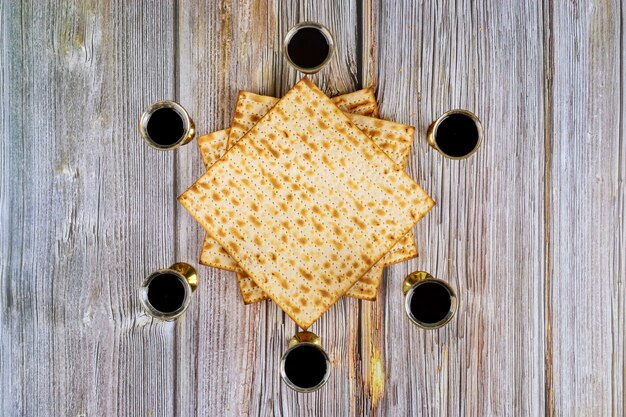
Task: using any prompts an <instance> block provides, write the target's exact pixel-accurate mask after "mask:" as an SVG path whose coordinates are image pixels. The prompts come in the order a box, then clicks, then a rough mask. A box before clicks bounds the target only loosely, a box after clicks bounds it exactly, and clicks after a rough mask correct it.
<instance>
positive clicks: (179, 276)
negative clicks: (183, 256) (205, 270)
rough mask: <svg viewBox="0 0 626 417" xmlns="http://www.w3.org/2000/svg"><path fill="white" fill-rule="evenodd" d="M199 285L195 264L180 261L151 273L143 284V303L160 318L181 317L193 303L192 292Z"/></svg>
mask: <svg viewBox="0 0 626 417" xmlns="http://www.w3.org/2000/svg"><path fill="white" fill-rule="evenodd" d="M197 287H198V274H197V273H196V270H195V268H194V267H193V266H191V265H189V264H187V263H184V262H178V263H175V264H174V265H172V266H170V267H169V268H166V269H159V270H157V271H155V272H153V273H152V274H150V275H149V276H148V277H147V278H146V279H145V280H144V282H143V284H142V285H141V287H140V289H139V291H140V299H141V304H142V305H143V307H144V309H145V310H146V312H147V313H148V314H150V315H151V316H153V317H155V318H158V319H160V320H165V321H172V320H176V319H177V318H178V317H180V316H181V315H182V314H183V313H184V312H185V311H186V310H187V307H189V303H191V294H192V293H193V292H194V291H195V290H196V288H197Z"/></svg>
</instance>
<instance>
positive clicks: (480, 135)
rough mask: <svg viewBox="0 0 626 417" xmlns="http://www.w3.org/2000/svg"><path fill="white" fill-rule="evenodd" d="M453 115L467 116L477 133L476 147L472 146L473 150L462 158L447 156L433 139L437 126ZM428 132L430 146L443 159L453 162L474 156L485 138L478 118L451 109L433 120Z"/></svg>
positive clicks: (461, 110)
mask: <svg viewBox="0 0 626 417" xmlns="http://www.w3.org/2000/svg"><path fill="white" fill-rule="evenodd" d="M455 114H461V115H463V116H467V117H468V118H470V119H471V120H472V122H473V123H474V126H476V131H477V133H478V140H477V141H476V145H475V146H474V148H473V149H472V150H471V151H470V152H468V153H467V154H465V155H462V156H452V155H448V154H447V153H445V152H444V151H443V150H441V148H440V147H439V145H438V144H437V140H436V139H435V138H436V136H437V129H438V128H439V125H441V123H442V122H443V121H444V120H446V119H447V118H449V117H450V116H452V115H455ZM429 130H430V135H431V136H432V140H429V142H430V144H431V146H432V147H433V148H435V149H436V150H437V152H439V153H440V154H441V155H443V156H444V157H446V158H448V159H453V160H462V159H467V158H469V157H470V156H472V155H474V154H475V153H476V151H478V148H480V146H481V145H482V143H483V140H484V137H485V132H484V129H483V124H482V122H481V121H480V119H479V118H478V116H476V115H475V114H474V113H472V112H471V111H469V110H465V109H452V110H448V111H447V112H445V113H443V114H442V115H441V116H439V117H438V118H437V120H435V121H434V122H433V124H432V126H431V128H430V129H429Z"/></svg>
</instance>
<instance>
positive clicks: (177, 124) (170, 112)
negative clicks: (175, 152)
mask: <svg viewBox="0 0 626 417" xmlns="http://www.w3.org/2000/svg"><path fill="white" fill-rule="evenodd" d="M146 130H147V131H148V135H149V136H150V139H152V140H153V141H154V142H155V143H156V144H158V145H161V146H168V145H173V144H175V143H176V142H178V141H179V140H180V139H181V138H182V137H183V135H184V133H185V127H184V123H183V118H182V116H181V115H180V114H179V113H178V112H177V111H176V110H174V109H172V108H170V107H164V108H162V109H158V110H156V111H155V112H154V113H152V115H151V116H150V119H149V120H148V126H147V129H146Z"/></svg>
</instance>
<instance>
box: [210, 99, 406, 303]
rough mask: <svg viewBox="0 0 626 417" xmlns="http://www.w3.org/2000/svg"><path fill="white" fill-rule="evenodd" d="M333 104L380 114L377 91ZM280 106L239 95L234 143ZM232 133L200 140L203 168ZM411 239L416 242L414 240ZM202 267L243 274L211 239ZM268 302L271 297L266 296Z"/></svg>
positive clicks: (218, 154)
mask: <svg viewBox="0 0 626 417" xmlns="http://www.w3.org/2000/svg"><path fill="white" fill-rule="evenodd" d="M331 100H333V102H335V103H340V104H341V107H340V108H342V110H344V111H347V110H350V111H354V112H358V113H359V114H362V115H368V114H378V105H377V104H376V97H375V96H374V89H373V88H372V87H370V88H366V89H363V90H358V91H354V92H352V93H347V94H343V95H340V96H337V97H333V98H332V99H331ZM277 102H278V99H277V98H274V97H268V96H261V95H258V94H254V93H248V92H244V91H242V92H240V95H239V98H238V100H237V103H236V107H235V117H234V118H233V124H234V125H235V126H236V131H237V132H238V133H237V134H236V135H235V136H233V138H234V141H236V140H239V139H240V138H241V137H242V136H243V135H244V134H245V132H247V131H248V130H249V129H250V128H251V127H252V126H254V124H256V122H257V121H258V120H259V119H260V118H261V117H262V116H264V115H265V114H266V113H267V111H268V110H269V109H270V108H271V107H272V106H274V104H276V103H277ZM363 123H366V122H363ZM229 133H230V129H224V130H220V131H217V132H213V133H210V134H208V135H203V136H200V137H199V138H198V147H199V148H200V153H201V155H202V160H203V162H204V165H205V166H206V167H207V168H208V167H210V166H211V165H213V163H214V162H215V161H216V160H218V159H219V158H221V156H222V155H223V154H224V153H225V152H226V150H227V149H228V148H229V145H228V143H229ZM224 136H226V137H224ZM411 239H412V240H413V241H414V239H413V237H412V236H411ZM413 245H414V243H413ZM404 248H405V253H403V254H401V255H402V256H404V257H405V259H406V257H410V255H411V253H410V246H408V245H406V244H404ZM394 249H395V251H396V252H397V251H398V249H397V248H395V247H394ZM392 252H394V250H392ZM396 252H394V253H396ZM416 255H417V252H415V254H414V255H413V256H416ZM398 258H399V257H398V256H396V257H395V258H394V257H390V258H389V261H390V262H392V263H393V262H400V261H398V260H397V259H398ZM200 263H201V264H203V265H207V266H213V267H216V268H220V269H225V270H229V271H234V272H241V268H239V266H238V265H237V263H236V262H235V261H234V260H233V259H232V258H231V257H230V256H229V255H228V253H227V252H226V251H225V250H224V249H223V248H222V247H221V246H220V245H219V244H218V243H217V242H216V241H215V240H214V239H213V238H211V237H210V236H206V237H205V239H204V242H203V247H202V252H201V255H200ZM242 288H243V287H242ZM242 294H243V293H242ZM252 298H253V299H255V300H257V299H258V300H260V299H263V298H260V297H259V296H257V295H254V296H253V297H252ZM265 298H268V297H267V296H266V297H265ZM244 302H246V303H250V302H251V301H250V300H248V299H246V295H245V294H244Z"/></svg>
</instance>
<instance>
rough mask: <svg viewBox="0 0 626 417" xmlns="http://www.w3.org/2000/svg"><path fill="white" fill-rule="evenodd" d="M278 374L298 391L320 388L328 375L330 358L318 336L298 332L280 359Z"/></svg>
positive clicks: (290, 386) (310, 390)
mask: <svg viewBox="0 0 626 417" xmlns="http://www.w3.org/2000/svg"><path fill="white" fill-rule="evenodd" d="M280 376H281V378H282V379H283V381H285V383H286V384H287V385H288V386H289V388H291V389H293V390H294V391H298V392H313V391H317V390H318V389H320V388H321V387H322V386H323V385H324V384H325V383H326V381H328V377H329V376H330V360H329V359H328V355H327V354H326V352H325V351H324V349H322V345H321V342H320V338H319V337H318V336H317V335H315V334H314V333H311V332H298V333H296V335H295V336H294V337H292V338H291V340H290V341H289V349H287V351H286V352H285V353H284V354H283V356H282V358H281V360H280Z"/></svg>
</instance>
